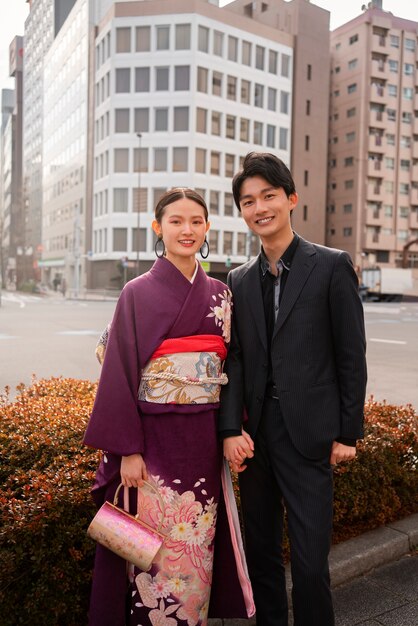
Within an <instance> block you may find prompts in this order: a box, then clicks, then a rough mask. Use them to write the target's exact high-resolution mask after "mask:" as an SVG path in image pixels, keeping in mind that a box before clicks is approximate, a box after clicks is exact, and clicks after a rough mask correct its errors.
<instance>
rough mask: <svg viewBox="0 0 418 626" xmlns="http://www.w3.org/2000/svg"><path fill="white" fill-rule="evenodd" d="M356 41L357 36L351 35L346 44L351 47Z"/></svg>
mask: <svg viewBox="0 0 418 626" xmlns="http://www.w3.org/2000/svg"><path fill="white" fill-rule="evenodd" d="M356 41H358V35H357V34H356V35H352V36H351V37H350V39H349V40H348V43H349V45H350V46H352V45H353V43H356Z"/></svg>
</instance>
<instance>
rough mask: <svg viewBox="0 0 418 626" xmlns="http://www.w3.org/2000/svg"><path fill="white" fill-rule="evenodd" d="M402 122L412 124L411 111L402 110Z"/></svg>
mask: <svg viewBox="0 0 418 626" xmlns="http://www.w3.org/2000/svg"><path fill="white" fill-rule="evenodd" d="M402 122H403V123H404V124H412V113H407V112H406V111H403V112H402Z"/></svg>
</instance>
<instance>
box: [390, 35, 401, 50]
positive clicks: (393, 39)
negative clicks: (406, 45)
mask: <svg viewBox="0 0 418 626" xmlns="http://www.w3.org/2000/svg"><path fill="white" fill-rule="evenodd" d="M389 41H390V46H391V48H399V37H398V36H397V35H390V36H389Z"/></svg>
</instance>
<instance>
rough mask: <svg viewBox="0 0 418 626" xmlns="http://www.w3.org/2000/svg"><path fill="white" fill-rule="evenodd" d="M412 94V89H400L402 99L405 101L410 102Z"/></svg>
mask: <svg viewBox="0 0 418 626" xmlns="http://www.w3.org/2000/svg"><path fill="white" fill-rule="evenodd" d="M413 93H414V91H413V89H412V87H404V88H403V89H402V97H403V98H404V99H405V100H412V97H413Z"/></svg>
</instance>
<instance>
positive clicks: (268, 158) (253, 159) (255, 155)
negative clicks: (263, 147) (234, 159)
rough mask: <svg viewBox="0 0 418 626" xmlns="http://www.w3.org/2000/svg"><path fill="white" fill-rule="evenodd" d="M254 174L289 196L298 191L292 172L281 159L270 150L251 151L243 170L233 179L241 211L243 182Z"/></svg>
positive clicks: (233, 190)
mask: <svg viewBox="0 0 418 626" xmlns="http://www.w3.org/2000/svg"><path fill="white" fill-rule="evenodd" d="M254 176H261V178H265V179H266V181H267V182H268V183H270V185H272V187H276V188H277V189H279V188H280V187H281V188H282V189H283V191H284V192H285V194H286V196H287V197H289V196H290V195H291V194H292V193H296V187H295V183H294V181H293V178H292V174H291V173H290V171H289V168H288V167H286V165H285V164H284V163H283V161H282V160H281V159H279V158H278V157H276V156H275V155H274V154H270V153H269V152H249V153H248V154H247V156H246V157H245V159H244V163H243V165H242V170H241V171H240V172H238V174H235V176H234V178H233V180H232V193H233V194H234V200H235V204H236V205H237V207H238V210H239V211H241V208H240V205H239V199H240V196H241V187H242V184H243V183H244V181H245V180H246V179H247V178H252V177H254Z"/></svg>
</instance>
